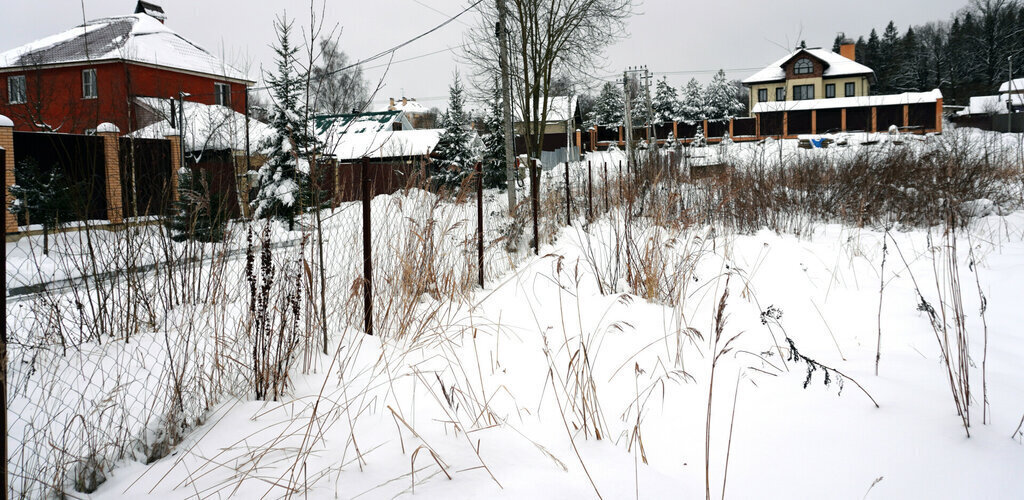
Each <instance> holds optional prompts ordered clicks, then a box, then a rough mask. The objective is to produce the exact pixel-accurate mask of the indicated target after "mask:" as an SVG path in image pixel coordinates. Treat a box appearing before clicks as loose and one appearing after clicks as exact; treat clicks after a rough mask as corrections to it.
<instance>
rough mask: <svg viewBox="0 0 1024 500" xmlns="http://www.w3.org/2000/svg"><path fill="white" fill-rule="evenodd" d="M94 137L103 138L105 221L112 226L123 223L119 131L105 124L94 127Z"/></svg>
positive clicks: (115, 126)
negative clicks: (105, 197) (105, 198)
mask: <svg viewBox="0 0 1024 500" xmlns="http://www.w3.org/2000/svg"><path fill="white" fill-rule="evenodd" d="M96 135H98V136H100V137H102V138H103V163H104V169H103V171H104V174H105V175H104V178H105V179H106V194H107V220H109V221H110V222H111V223H112V224H120V223H122V222H124V206H123V204H122V203H121V155H120V151H119V144H118V138H119V137H120V135H121V130H120V129H119V128H117V125H114V124H113V123H109V122H105V123H101V124H99V126H97V127H96Z"/></svg>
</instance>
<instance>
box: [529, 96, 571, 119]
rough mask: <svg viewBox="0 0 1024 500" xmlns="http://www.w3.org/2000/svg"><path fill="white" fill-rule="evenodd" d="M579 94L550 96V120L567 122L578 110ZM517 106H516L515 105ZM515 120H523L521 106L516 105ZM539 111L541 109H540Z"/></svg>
mask: <svg viewBox="0 0 1024 500" xmlns="http://www.w3.org/2000/svg"><path fill="white" fill-rule="evenodd" d="M578 100H579V98H578V97H577V96H553V97H549V98H548V122H565V121H569V120H571V119H572V118H573V114H574V113H575V112H576V103H577V101H578ZM514 107H515V106H514ZM514 111H515V121H517V122H522V121H523V111H522V108H521V107H515V110H514ZM538 112H539V111H538Z"/></svg>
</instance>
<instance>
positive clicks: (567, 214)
mask: <svg viewBox="0 0 1024 500" xmlns="http://www.w3.org/2000/svg"><path fill="white" fill-rule="evenodd" d="M571 203H572V191H571V190H570V189H569V157H566V158H565V225H566V226H571V225H572V213H571V209H570V206H571Z"/></svg>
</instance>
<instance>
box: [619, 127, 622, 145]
mask: <svg viewBox="0 0 1024 500" xmlns="http://www.w3.org/2000/svg"><path fill="white" fill-rule="evenodd" d="M619 144H622V125H619Z"/></svg>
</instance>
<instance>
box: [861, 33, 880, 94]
mask: <svg viewBox="0 0 1024 500" xmlns="http://www.w3.org/2000/svg"><path fill="white" fill-rule="evenodd" d="M881 45H882V42H881V40H879V39H878V32H877V31H875V29H874V28H872V29H871V34H870V35H868V41H867V44H866V47H865V48H866V50H865V51H864V62H863V64H864V65H865V66H867V67H869V68H871V69H873V70H875V85H873V86H872V87H871V93H872V94H880V93H882V92H881V91H880V89H881V87H882V81H881V74H879V72H878V64H879V62H880V60H881V59H880V57H881V56H880V51H881Z"/></svg>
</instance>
